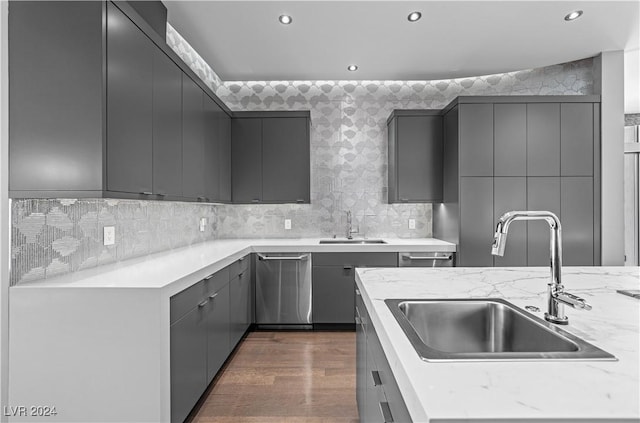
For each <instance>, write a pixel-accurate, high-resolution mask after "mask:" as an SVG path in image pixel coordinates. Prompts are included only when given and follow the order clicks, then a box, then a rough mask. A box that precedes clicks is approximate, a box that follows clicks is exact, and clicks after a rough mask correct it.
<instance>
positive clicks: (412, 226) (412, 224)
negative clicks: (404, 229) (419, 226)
mask: <svg viewBox="0 0 640 423" xmlns="http://www.w3.org/2000/svg"><path fill="white" fill-rule="evenodd" d="M415 228H416V220H415V219H409V229H415Z"/></svg>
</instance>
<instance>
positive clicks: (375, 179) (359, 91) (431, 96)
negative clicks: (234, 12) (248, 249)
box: [3, 26, 595, 284]
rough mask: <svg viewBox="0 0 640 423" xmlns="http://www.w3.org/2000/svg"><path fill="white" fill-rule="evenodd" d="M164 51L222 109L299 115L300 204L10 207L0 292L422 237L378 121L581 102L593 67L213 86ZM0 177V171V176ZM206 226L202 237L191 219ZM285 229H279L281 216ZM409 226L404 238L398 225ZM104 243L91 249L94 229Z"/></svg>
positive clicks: (175, 39) (173, 42) (180, 43)
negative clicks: (229, 250)
mask: <svg viewBox="0 0 640 423" xmlns="http://www.w3.org/2000/svg"><path fill="white" fill-rule="evenodd" d="M167 42H168V43H169V45H170V46H171V47H172V48H173V49H174V50H175V51H176V52H177V53H178V54H179V55H180V56H181V57H182V58H183V60H185V62H186V63H188V64H189V65H190V66H191V68H192V69H193V70H194V71H195V72H196V73H198V75H200V77H201V78H203V80H204V81H205V82H206V83H207V85H209V86H210V87H211V88H212V89H214V90H215V91H216V93H217V94H218V95H219V96H220V97H221V98H222V99H223V100H224V101H225V102H226V103H227V105H228V106H229V107H230V108H231V109H233V110H302V109H308V110H310V111H311V118H312V128H311V204H291V205H202V204H194V203H171V202H152V201H132V200H78V201H75V200H60V199H57V200H17V201H14V202H13V203H12V206H11V213H12V216H11V226H12V228H11V229H12V236H11V265H12V270H11V277H10V280H11V283H12V284H16V283H19V282H23V281H28V280H37V279H42V278H47V277H52V276H55V275H60V274H64V273H68V272H74V271H77V270H81V269H85V268H90V267H95V266H98V265H102V264H108V263H112V262H114V261H120V260H126V259H128V258H132V257H136V256H141V255H146V254H151V253H154V252H158V251H163V250H169V249H173V248H179V247H182V246H185V245H190V244H193V243H197V242H202V241H206V240H210V239H215V238H249V237H258V238H260V237H289V238H295V237H305V236H322V237H324V236H332V235H333V234H338V235H339V236H340V234H341V233H342V231H343V230H344V228H345V224H346V222H345V213H344V211H345V210H347V209H350V210H352V211H353V213H354V222H355V223H356V224H359V226H360V230H361V234H363V235H366V236H369V237H380V236H384V237H402V238H409V237H429V236H431V235H432V224H431V223H432V208H431V205H430V204H394V205H389V204H386V196H387V186H386V184H387V165H386V162H387V138H386V137H387V135H386V119H387V117H388V116H389V114H390V112H391V110H392V109H395V108H399V109H408V108H440V107H442V106H444V105H446V104H447V103H448V102H449V101H451V100H452V99H453V98H455V97H456V96H458V95H490V94H493V95H536V94H557V95H571V94H583V95H587V94H593V93H594V92H595V91H594V82H595V78H594V60H593V59H585V60H580V61H576V62H571V63H566V64H561V65H556V66H549V67H546V68H541V69H533V70H525V71H519V72H511V73H505V74H499V75H489V76H482V77H477V78H464V79H455V80H442V81H284V82H281V81H271V82H265V81H258V82H252V81H240V82H235V81H231V82H223V81H221V80H220V79H219V78H218V77H217V75H216V74H215V72H213V70H212V69H211V67H210V66H209V65H207V64H206V63H205V62H204V61H203V60H202V58H201V57H200V56H199V55H198V54H197V52H195V51H193V49H191V47H190V46H189V44H188V43H187V42H186V41H185V40H184V39H182V37H180V36H179V34H177V33H176V32H175V30H173V28H171V27H170V26H168V28H167ZM3 169H6V167H3ZM200 217H207V218H208V221H209V224H208V226H207V230H206V231H205V232H204V233H200V232H198V220H199V218H200ZM285 218H287V219H291V220H292V229H291V230H289V231H285V230H284V219H285ZM409 218H414V219H416V229H413V230H409V229H408V219H409ZM105 225H115V226H116V244H115V245H114V246H110V247H103V246H102V228H103V226H105Z"/></svg>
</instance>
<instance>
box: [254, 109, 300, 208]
mask: <svg viewBox="0 0 640 423" xmlns="http://www.w3.org/2000/svg"><path fill="white" fill-rule="evenodd" d="M309 154H310V152H309V120H308V119H305V118H298V117H291V118H286V117H281V118H268V119H262V200H263V201H264V202H267V203H276V202H277V203H280V202H282V203H309V201H310V188H309V174H310V172H309V169H310V167H309V166H310V157H309Z"/></svg>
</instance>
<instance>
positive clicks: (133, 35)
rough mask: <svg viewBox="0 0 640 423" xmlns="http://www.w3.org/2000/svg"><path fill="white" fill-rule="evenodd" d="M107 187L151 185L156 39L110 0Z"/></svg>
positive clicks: (135, 189)
mask: <svg viewBox="0 0 640 423" xmlns="http://www.w3.org/2000/svg"><path fill="white" fill-rule="evenodd" d="M107 26H108V29H107V190H109V191H120V192H132V193H151V192H152V190H153V182H152V178H153V169H152V167H153V164H152V161H153V154H152V153H153V146H152V143H153V141H152V96H153V94H152V93H153V91H152V81H153V49H154V47H155V46H154V45H153V43H152V42H151V40H149V39H148V38H147V36H146V35H144V33H142V31H140V30H139V29H138V27H137V26H135V25H134V23H133V22H131V21H130V20H129V18H127V17H126V16H125V15H124V14H122V12H120V11H119V10H118V9H117V8H116V7H115V6H113V5H111V4H107Z"/></svg>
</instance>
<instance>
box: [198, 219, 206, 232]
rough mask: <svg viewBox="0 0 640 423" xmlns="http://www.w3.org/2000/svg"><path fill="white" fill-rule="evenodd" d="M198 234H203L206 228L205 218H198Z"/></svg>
mask: <svg viewBox="0 0 640 423" xmlns="http://www.w3.org/2000/svg"><path fill="white" fill-rule="evenodd" d="M199 228H200V232H204V230H205V229H206V228H207V218H206V217H201V218H200V225H199Z"/></svg>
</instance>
